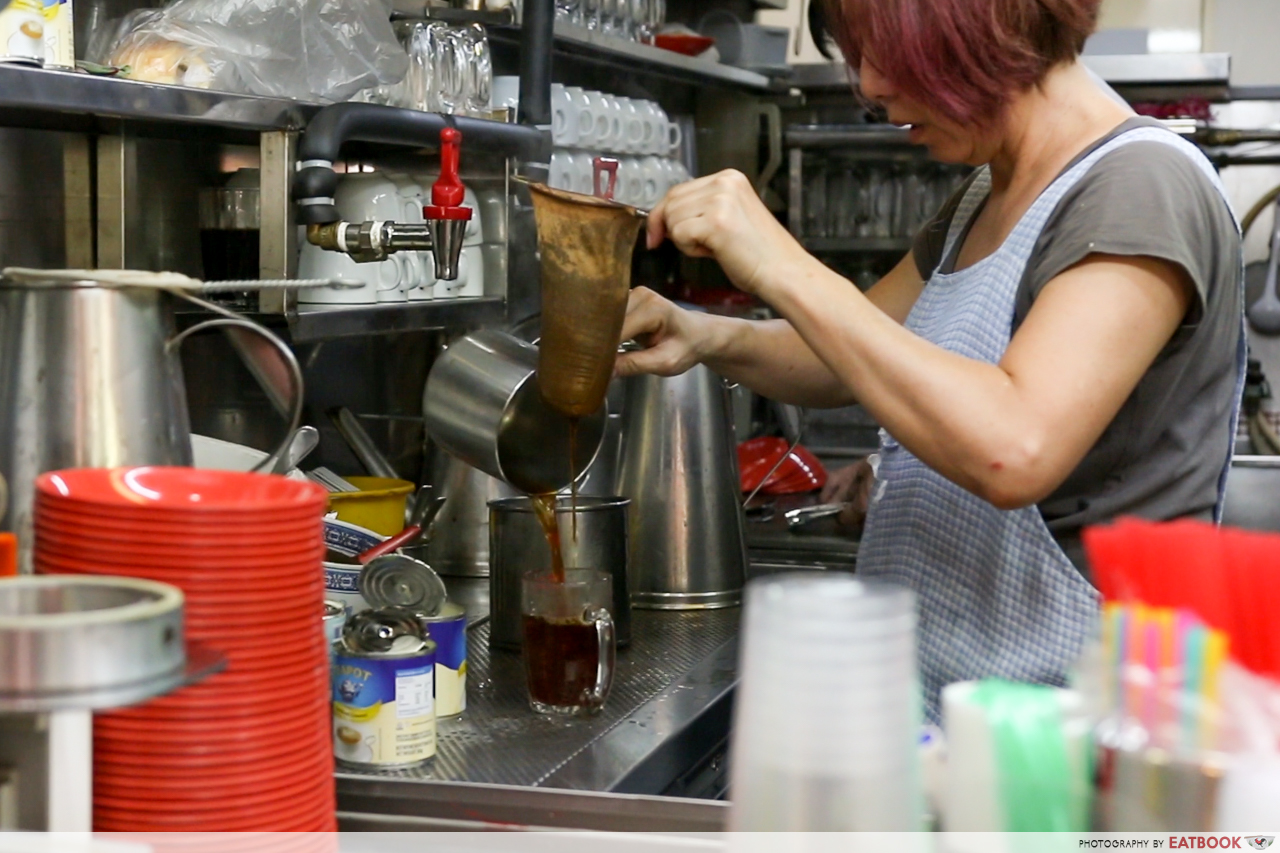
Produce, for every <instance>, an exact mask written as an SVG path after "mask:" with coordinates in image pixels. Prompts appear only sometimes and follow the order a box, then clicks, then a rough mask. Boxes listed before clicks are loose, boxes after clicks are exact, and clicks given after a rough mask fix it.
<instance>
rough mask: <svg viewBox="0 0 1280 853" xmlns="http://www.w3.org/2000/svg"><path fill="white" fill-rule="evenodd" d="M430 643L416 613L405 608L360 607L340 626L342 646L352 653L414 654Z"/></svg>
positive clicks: (423, 649) (424, 627)
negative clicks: (365, 608)
mask: <svg viewBox="0 0 1280 853" xmlns="http://www.w3.org/2000/svg"><path fill="white" fill-rule="evenodd" d="M433 645H434V643H432V642H431V640H430V638H429V637H428V636H427V629H426V626H425V625H424V624H423V623H422V621H421V620H420V619H419V618H418V614H416V613H414V612H413V611H412V610H409V609H408V608H404V607H380V608H378V609H376V610H362V611H360V612H359V613H357V614H355V615H354V616H352V617H351V618H350V619H348V620H347V624H346V625H344V626H343V627H342V646H343V648H344V649H345V650H346V651H348V652H352V653H355V654H365V655H375V656H377V655H386V656H401V655H413V654H419V653H421V652H424V651H426V650H428V649H429V648H430V647H432V646H433Z"/></svg>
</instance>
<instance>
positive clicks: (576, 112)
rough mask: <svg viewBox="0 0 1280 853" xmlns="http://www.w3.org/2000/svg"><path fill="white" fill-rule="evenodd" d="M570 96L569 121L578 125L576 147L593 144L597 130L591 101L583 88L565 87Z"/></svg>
mask: <svg viewBox="0 0 1280 853" xmlns="http://www.w3.org/2000/svg"><path fill="white" fill-rule="evenodd" d="M564 91H565V93H566V94H567V95H568V96H569V120H570V122H576V123H577V126H578V127H577V134H578V136H577V140H578V141H577V142H576V143H575V144H576V145H580V146H586V145H590V144H591V138H592V132H593V130H594V129H595V115H594V114H593V113H592V111H591V99H590V98H589V97H587V93H586V90H584V89H583V88H582V87H581V86H565V87H564Z"/></svg>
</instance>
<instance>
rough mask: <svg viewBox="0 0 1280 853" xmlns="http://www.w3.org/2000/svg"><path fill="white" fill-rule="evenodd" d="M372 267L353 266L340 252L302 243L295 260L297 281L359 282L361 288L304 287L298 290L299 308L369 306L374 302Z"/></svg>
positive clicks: (348, 257) (373, 270)
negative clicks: (303, 279)
mask: <svg viewBox="0 0 1280 853" xmlns="http://www.w3.org/2000/svg"><path fill="white" fill-rule="evenodd" d="M376 273H377V270H376V269H374V267H373V265H372V264H357V263H356V262H355V261H353V260H351V257H350V256H349V255H347V254H345V253H344V252H328V251H325V250H324V249H321V248H320V247H319V246H313V245H311V244H310V243H303V244H302V251H301V253H300V255H299V257H298V276H299V277H300V278H326V279H340V280H342V281H358V282H362V283H363V286H362V287H351V288H346V287H344V288H331V287H304V288H301V289H300V290H299V291H298V302H299V304H302V305H372V304H373V303H375V302H377V301H378V296H377V290H376V288H375V286H374V277H375V274H376Z"/></svg>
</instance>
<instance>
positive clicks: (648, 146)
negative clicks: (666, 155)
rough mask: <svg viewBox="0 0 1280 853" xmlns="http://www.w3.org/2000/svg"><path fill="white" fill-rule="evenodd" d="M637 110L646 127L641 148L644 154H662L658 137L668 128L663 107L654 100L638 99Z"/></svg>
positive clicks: (641, 140) (643, 130) (643, 131)
mask: <svg viewBox="0 0 1280 853" xmlns="http://www.w3.org/2000/svg"><path fill="white" fill-rule="evenodd" d="M635 105H636V111H637V112H638V113H639V114H640V121H641V122H642V123H643V125H644V127H643V129H642V135H641V139H640V150H641V152H642V153H644V154H660V153H661V152H660V151H659V150H658V148H659V144H658V138H659V136H660V135H661V134H662V133H664V132H665V130H666V118H665V117H664V116H663V115H662V108H661V107H659V106H658V105H657V104H655V103H654V102H653V101H636V102H635Z"/></svg>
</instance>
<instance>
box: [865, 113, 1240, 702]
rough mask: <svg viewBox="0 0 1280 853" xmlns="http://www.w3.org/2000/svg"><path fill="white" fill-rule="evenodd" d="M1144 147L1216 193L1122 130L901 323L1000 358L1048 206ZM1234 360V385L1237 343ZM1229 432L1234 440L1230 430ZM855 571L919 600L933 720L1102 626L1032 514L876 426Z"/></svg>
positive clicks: (961, 216)
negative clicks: (958, 696)
mask: <svg viewBox="0 0 1280 853" xmlns="http://www.w3.org/2000/svg"><path fill="white" fill-rule="evenodd" d="M1142 140H1154V141H1157V142H1162V143H1167V144H1169V145H1173V146H1175V147H1177V148H1178V149H1179V150H1183V151H1185V152H1186V153H1187V154H1188V156H1190V157H1192V158H1193V159H1194V160H1195V162H1196V163H1197V164H1198V165H1200V166H1201V167H1202V168H1203V169H1204V170H1205V172H1206V173H1207V174H1208V175H1209V176H1210V177H1211V178H1212V180H1213V182H1214V183H1215V185H1217V186H1218V188H1219V191H1220V192H1221V191H1222V189H1221V184H1220V183H1219V182H1218V177H1217V175H1216V173H1214V171H1213V168H1212V166H1211V165H1210V164H1209V162H1208V161H1207V160H1206V159H1205V158H1204V157H1203V155H1201V154H1200V152H1199V151H1198V150H1197V149H1196V148H1195V147H1194V146H1192V145H1191V144H1189V143H1187V142H1186V141H1184V140H1182V139H1180V138H1179V137H1177V136H1176V135H1174V134H1172V133H1170V132H1168V131H1166V130H1163V129H1160V128H1154V127H1143V128H1137V129H1134V130H1131V131H1128V132H1126V133H1124V134H1121V135H1119V136H1117V137H1116V138H1115V139H1112V140H1110V141H1108V142H1107V143H1106V144H1104V145H1102V146H1101V147H1099V148H1098V149H1097V150H1096V151H1094V152H1092V153H1091V154H1090V155H1089V156H1087V157H1086V158H1084V159H1083V160H1081V161H1080V162H1079V163H1077V164H1076V165H1074V166H1073V167H1071V168H1070V169H1069V170H1067V171H1066V172H1064V173H1063V174H1062V175H1061V176H1059V177H1058V179H1057V180H1056V181H1054V183H1053V184H1052V185H1050V186H1049V188H1048V189H1046V190H1045V191H1044V193H1043V194H1041V196H1040V197H1039V199H1037V200H1036V202H1035V204H1034V205H1032V207H1031V209H1030V210H1028V211H1027V213H1026V215H1025V216H1023V218H1022V221H1021V222H1019V223H1018V225H1017V227H1016V228H1015V229H1014V230H1013V233H1012V234H1010V235H1009V237H1008V239H1007V240H1005V242H1004V245H1002V246H1001V247H1000V248H999V249H998V250H997V251H996V252H995V253H994V254H992V255H990V256H989V257H987V258H985V259H983V260H982V261H979V262H978V263H977V264H974V265H973V266H971V267H969V268H967V269H964V270H961V271H959V272H955V273H950V274H943V273H939V272H934V274H933V275H932V276H931V277H930V278H929V281H928V283H927V284H926V286H925V288H924V290H923V291H922V292H921V294H920V298H919V300H918V301H917V302H916V304H915V307H914V308H912V310H911V314H910V316H908V318H907V322H906V327H907V328H908V329H910V330H911V331H913V332H915V333H916V334H918V335H920V336H921V337H923V338H924V339H926V340H928V341H931V342H933V343H935V344H937V345H938V346H940V347H942V348H943V349H946V350H949V351H951V352H954V353H958V354H959V355H962V356H965V357H967V358H972V359H976V360H978V361H984V362H987V363H990V364H995V363H998V362H999V361H1000V359H1001V357H1002V356H1003V355H1004V352H1005V349H1006V348H1007V347H1008V346H1009V339H1010V337H1011V335H1012V323H1013V316H1014V301H1015V297H1016V294H1017V291H1018V285H1019V283H1020V282H1021V281H1022V278H1023V273H1024V271H1025V269H1026V266H1027V262H1028V260H1029V259H1030V257H1031V254H1032V251H1033V250H1034V248H1035V245H1036V241H1037V239H1038V238H1039V236H1040V233H1041V232H1042V231H1043V230H1044V226H1045V223H1046V222H1047V221H1048V220H1049V217H1050V216H1051V215H1052V213H1053V211H1054V209H1055V208H1056V207H1057V206H1058V203H1059V202H1060V201H1061V200H1062V198H1063V197H1064V196H1065V195H1066V194H1067V192H1068V191H1070V189H1071V188H1072V187H1073V186H1075V185H1076V183H1077V182H1078V181H1079V180H1080V179H1081V178H1082V177H1084V175H1085V174H1086V173H1087V172H1088V171H1089V169H1090V168H1092V167H1093V165H1094V164H1095V163H1097V162H1098V160H1100V159H1101V158H1102V157H1105V156H1106V155H1107V154H1108V153H1110V152H1111V151H1114V150H1115V149H1117V148H1119V147H1120V146H1122V145H1127V144H1129V143H1132V142H1138V141H1142ZM990 189H991V179H990V174H989V172H987V171H986V170H983V172H982V173H981V174H979V175H978V177H977V178H976V179H975V180H974V182H973V184H972V186H971V188H970V190H969V191H968V193H966V195H965V197H964V199H963V201H962V202H961V204H960V206H959V208H958V209H957V211H956V215H955V218H954V219H953V221H952V226H951V231H950V233H949V234H948V237H947V243H946V250H945V252H944V254H943V257H949V256H950V254H951V252H952V250H953V248H954V247H955V243H956V241H957V240H958V239H959V236H960V235H961V234H963V233H964V228H965V226H966V224H967V223H968V222H969V220H970V219H971V218H972V217H973V216H974V215H976V213H977V211H978V208H979V206H980V205H981V203H982V201H983V200H984V199H985V198H986V197H987V195H988V193H989V192H990ZM1242 322H1243V318H1242ZM1238 356H1239V359H1238V360H1239V380H1238V384H1239V383H1240V382H1243V380H1244V343H1243V339H1242V341H1241V347H1240V352H1239V353H1238ZM1237 399H1239V395H1238V394H1237ZM1233 420H1234V419H1233ZM1231 429H1232V435H1234V433H1235V424H1234V423H1232V424H1231ZM1229 466H1230V457H1228V458H1227V459H1225V460H1224V461H1223V470H1224V477H1223V480H1222V481H1221V482H1222V483H1225V471H1226V469H1227V468H1228V467H1229ZM1220 492H1221V488H1220ZM1219 505H1221V494H1220V496H1219ZM858 572H859V573H860V574H861V575H864V576H869V577H880V578H884V579H887V580H891V581H896V582H898V583H902V584H905V585H906V586H909V587H911V588H912V589H914V590H915V591H916V594H917V595H918V597H919V602H920V622H919V626H920V627H919V649H920V673H921V679H922V682H923V688H924V700H925V707H926V711H927V713H928V715H929V717H930V718H932V719H934V720H937V719H938V715H939V710H938V693H939V691H940V690H941V689H942V688H943V687H944V686H945V685H947V684H950V683H951V682H953V681H962V680H966V679H971V678H981V677H986V676H997V677H1003V678H1009V679H1015V680H1020V681H1035V682H1043V683H1048V684H1061V683H1062V682H1063V679H1064V677H1065V673H1066V671H1067V669H1068V667H1069V666H1070V665H1071V664H1072V662H1073V661H1074V660H1075V659H1076V658H1077V657H1078V655H1079V653H1080V651H1081V648H1082V647H1083V645H1084V642H1085V640H1086V638H1087V637H1088V636H1089V634H1090V632H1091V631H1092V629H1093V625H1094V621H1095V619H1096V617H1097V611H1098V598H1097V593H1096V592H1095V591H1094V589H1093V587H1091V586H1090V585H1089V583H1088V582H1087V581H1086V580H1085V579H1084V578H1083V577H1082V576H1081V575H1080V573H1079V572H1078V571H1077V570H1076V568H1075V566H1074V565H1073V564H1072V563H1071V561H1070V560H1069V559H1068V558H1067V556H1066V554H1064V553H1063V551H1062V549H1061V548H1060V547H1059V546H1058V544H1057V543H1056V542H1055V541H1054V539H1053V536H1052V534H1051V533H1050V532H1049V529H1048V527H1046V526H1045V523H1044V519H1043V518H1042V517H1041V515H1040V510H1039V509H1038V508H1037V507H1035V506H1029V507H1025V508H1023V509H1017V510H1001V509H997V508H996V507H994V506H992V505H991V504H990V503H987V502H986V501H984V500H982V499H981V498H979V497H977V496H976V495H973V494H971V493H970V492H968V491H965V490H964V489H963V488H961V487H960V486H957V485H956V484H955V483H952V482H951V481H950V480H947V479H946V478H945V477H943V476H942V475H941V474H938V473H937V472H936V471H934V470H933V469H931V468H929V467H928V466H927V465H925V464H924V463H923V462H921V461H920V460H919V459H917V458H916V457H915V456H913V455H912V454H911V452H910V451H908V450H907V449H906V448H904V447H902V445H900V444H898V442H897V441H895V440H894V439H893V437H892V436H891V435H889V434H888V432H886V431H884V430H881V433H880V466H879V470H878V472H877V482H876V484H875V487H874V488H873V491H872V501H871V506H870V508H869V510H868V516H867V523H866V529H865V533H864V535H863V538H862V543H861V545H860V546H859V551H858Z"/></svg>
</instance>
